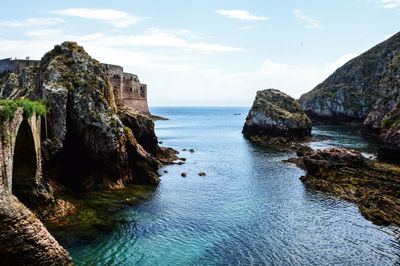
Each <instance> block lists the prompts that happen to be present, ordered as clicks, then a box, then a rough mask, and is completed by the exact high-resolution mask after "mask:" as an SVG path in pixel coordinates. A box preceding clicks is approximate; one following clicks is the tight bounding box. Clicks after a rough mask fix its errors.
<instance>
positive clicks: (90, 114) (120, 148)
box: [0, 42, 174, 189]
mask: <svg viewBox="0 0 400 266" xmlns="http://www.w3.org/2000/svg"><path fill="white" fill-rule="evenodd" d="M0 95H1V96H2V97H3V98H9V99H18V98H28V99H31V100H35V101H37V100H40V101H43V102H46V103H47V104H48V106H49V108H50V113H49V114H48V115H47V116H46V119H43V120H44V121H45V122H44V123H43V125H42V127H43V128H44V129H45V130H43V131H44V134H43V136H42V154H43V174H44V177H45V179H47V180H50V181H52V182H53V183H60V184H62V185H63V186H66V187H70V188H73V189H91V188H96V187H112V188H118V187H123V184H124V183H125V182H130V183H142V184H158V183H159V181H160V180H159V178H158V174H157V169H158V168H159V167H161V166H162V165H163V163H168V162H170V161H171V160H173V159H174V155H173V152H172V151H171V150H167V149H165V148H161V147H159V146H158V144H157V137H156V135H155V133H154V123H153V121H152V120H151V119H150V117H148V116H146V115H144V114H137V113H132V112H131V111H130V108H128V107H126V106H125V105H124V104H123V102H122V100H121V98H120V97H119V95H118V93H117V92H116V90H115V89H114V87H113V86H112V84H111V82H110V80H109V77H108V75H107V73H106V72H105V69H104V66H103V65H102V64H100V63H99V62H98V61H97V60H95V59H93V58H91V57H90V56H89V55H88V54H87V53H86V52H85V51H84V49H83V48H82V47H80V46H78V45H77V44H76V43H74V42H64V43H62V44H61V45H56V46H55V47H54V49H53V50H52V51H50V52H48V53H46V54H45V55H44V56H43V58H42V59H41V61H40V65H39V66H31V67H28V68H26V69H24V70H23V71H22V73H21V74H20V75H14V74H10V75H9V76H8V77H5V78H3V80H2V82H1V83H0Z"/></svg>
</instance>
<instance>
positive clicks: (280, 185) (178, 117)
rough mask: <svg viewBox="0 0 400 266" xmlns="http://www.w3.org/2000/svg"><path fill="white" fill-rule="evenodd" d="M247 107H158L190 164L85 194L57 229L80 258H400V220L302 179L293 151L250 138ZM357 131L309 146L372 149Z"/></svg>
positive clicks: (319, 135)
mask: <svg viewBox="0 0 400 266" xmlns="http://www.w3.org/2000/svg"><path fill="white" fill-rule="evenodd" d="M247 110H248V109H247V108H181V107H180V108H172V107H168V108H167V107H165V108H161V107H159V108H152V109H151V111H152V113H153V114H156V115H160V116H164V117H167V118H169V120H168V121H157V122H156V133H157V135H158V137H159V140H160V141H162V142H163V145H165V146H168V147H172V148H174V149H176V150H179V151H180V156H181V157H185V158H186V159H187V160H186V163H185V164H183V165H172V166H167V167H165V168H163V169H161V170H160V173H161V174H162V175H163V176H162V177H161V180H162V181H161V183H160V185H159V186H158V187H157V188H151V187H146V186H140V187H130V188H129V190H128V191H126V192H119V194H118V193H117V194H115V193H114V192H111V193H110V192H108V193H102V192H98V193H91V194H82V195H79V197H80V198H79V199H78V201H79V200H80V202H87V203H88V204H87V205H88V206H87V210H86V216H85V215H83V214H81V217H79V214H78V215H77V216H76V218H75V219H76V220H75V221H80V222H76V223H74V222H72V224H70V225H68V226H64V227H62V228H50V230H51V231H52V232H53V233H54V234H55V236H56V238H57V239H58V240H59V241H60V243H61V244H62V245H64V246H65V247H66V248H67V249H68V250H69V251H70V253H71V256H72V257H73V259H74V261H75V263H76V264H77V265H135V264H138V265H230V264H235V265H238V264H242V265H248V264H255V265H260V264H266V265H328V264H330V265H332V264H340V265H377V264H379V265H391V264H394V263H396V262H397V263H398V262H399V261H400V260H399V250H400V249H399V248H400V241H399V239H398V231H397V229H396V228H394V227H381V226H376V225H373V224H372V223H371V222H369V221H367V220H365V219H364V218H363V217H362V216H361V215H360V213H359V212H358V209H357V207H356V206H355V205H354V204H353V203H350V202H346V201H344V200H340V199H337V198H334V197H331V196H327V195H325V194H322V193H319V192H316V191H313V190H310V189H307V188H306V187H304V185H303V184H302V183H301V181H300V180H299V177H300V176H302V175H303V174H304V172H303V171H302V170H300V169H298V168H296V167H295V166H294V165H292V164H285V163H282V162H281V161H282V160H283V159H287V158H289V157H291V156H293V154H291V153H287V152H282V151H279V150H274V149H269V148H267V147H263V146H260V145H254V144H251V143H249V142H248V141H247V140H245V139H243V137H242V135H241V129H242V126H243V123H244V121H245V116H246V114H247ZM235 113H241V115H234V114H235ZM358 133H359V132H358V131H357V130H356V129H354V128H349V127H338V126H336V127H333V126H317V127H314V129H313V134H314V136H315V139H316V140H317V141H316V142H313V143H311V146H312V147H314V148H325V147H329V146H342V147H346V148H354V149H358V150H360V151H362V152H363V153H364V154H365V155H367V156H372V155H373V154H374V153H375V151H376V144H375V143H373V142H370V141H367V140H363V139H361V138H360V137H359V136H358ZM191 148H193V149H194V150H195V152H194V153H190V152H188V151H182V149H187V150H189V149H191ZM164 170H167V171H168V173H164ZM182 172H186V173H187V177H181V173H182ZM199 172H205V173H206V174H207V175H206V176H202V177H201V176H199V175H198V173H199ZM88 217H89V218H88ZM94 218H97V220H96V221H95V222H93V221H92V220H93V219H94ZM86 220H89V221H91V222H90V223H87V224H85V221H86ZM82 224H84V225H82Z"/></svg>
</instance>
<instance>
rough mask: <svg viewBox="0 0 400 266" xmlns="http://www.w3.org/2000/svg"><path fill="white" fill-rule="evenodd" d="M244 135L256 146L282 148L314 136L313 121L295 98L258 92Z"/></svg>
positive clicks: (275, 91)
mask: <svg viewBox="0 0 400 266" xmlns="http://www.w3.org/2000/svg"><path fill="white" fill-rule="evenodd" d="M242 133H243V135H244V136H245V137H246V138H248V139H250V140H251V141H254V142H261V143H267V144H283V143H289V142H292V141H302V140H306V139H307V138H309V137H310V136H311V121H310V119H309V118H308V117H307V115H306V114H305V113H304V112H303V110H302V109H301V106H300V105H299V104H298V103H297V102H296V100H295V99H293V98H292V97H290V96H288V95H286V94H284V93H282V92H280V91H278V90H275V89H267V90H262V91H258V92H257V95H256V99H255V100H254V102H253V106H252V107H251V109H250V111H249V114H248V115H247V117H246V123H245V124H244V127H243V131H242Z"/></svg>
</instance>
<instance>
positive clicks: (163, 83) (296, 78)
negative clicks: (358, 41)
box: [0, 33, 355, 106]
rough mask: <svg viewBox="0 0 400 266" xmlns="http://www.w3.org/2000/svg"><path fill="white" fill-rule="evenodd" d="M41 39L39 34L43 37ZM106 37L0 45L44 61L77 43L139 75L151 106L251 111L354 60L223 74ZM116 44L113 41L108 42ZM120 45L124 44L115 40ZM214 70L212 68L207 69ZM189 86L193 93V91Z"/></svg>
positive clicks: (270, 65)
mask: <svg viewBox="0 0 400 266" xmlns="http://www.w3.org/2000/svg"><path fill="white" fill-rule="evenodd" d="M39 35H40V34H39ZM103 38H105V36H104V34H101V33H94V34H90V35H84V36H71V35H65V34H62V33H60V35H59V36H57V35H54V36H53V37H52V38H50V37H49V38H48V39H45V38H32V40H25V41H22V40H8V39H1V38H0V43H1V44H2V49H1V50H0V58H6V57H10V56H12V57H14V56H16V57H19V58H24V57H25V56H31V58H34V59H39V58H40V57H41V56H43V54H44V53H45V52H47V51H49V50H51V49H52V48H53V47H54V45H55V44H58V43H61V42H62V41H64V40H65V39H70V40H74V41H77V42H78V44H79V45H82V46H83V47H84V48H85V50H86V51H87V52H88V53H89V54H90V55H91V56H93V57H94V58H96V59H98V60H99V61H101V62H106V63H112V64H118V65H121V66H123V67H124V69H125V71H127V72H132V73H135V74H138V75H139V78H140V80H141V81H142V82H144V83H147V85H148V87H149V104H150V105H175V106H177V105H178V106H179V105H192V106H194V105H217V106H218V105H219V106H221V105H242V106H243V105H246V106H250V105H251V103H252V101H253V100H254V96H255V92H256V91H257V90H260V89H265V88H271V87H272V88H276V89H280V90H282V91H284V92H285V93H288V94H289V95H291V96H293V97H295V98H298V97H299V96H300V95H301V94H303V93H305V92H307V91H309V90H311V89H312V88H314V87H315V86H316V85H318V84H319V83H320V82H322V81H323V80H324V79H325V78H326V77H328V75H330V74H331V73H333V71H334V70H335V69H336V68H337V67H339V66H340V65H341V64H343V63H345V61H347V60H348V59H350V58H352V57H353V56H355V55H345V56H342V57H340V58H338V59H337V60H334V61H333V62H326V63H324V64H322V65H319V66H318V65H317V66H304V65H293V64H284V63H282V62H274V61H271V60H265V61H264V62H263V63H262V64H260V65H259V67H258V68H257V69H255V70H254V71H251V70H250V71H243V72H232V71H229V70H225V69H221V68H218V67H217V66H215V65H212V64H213V61H212V60H211V61H207V60H206V61H204V58H201V60H198V58H195V56H196V55H195V54H194V53H193V52H190V56H192V58H187V57H185V56H184V54H182V53H180V52H177V53H172V54H169V53H164V52H162V53H157V52H152V51H149V52H145V51H141V50H135V49H134V48H133V47H132V46H130V45H126V46H115V45H114V44H113V43H111V42H109V40H108V39H107V40H106V41H103ZM109 38H110V39H113V37H112V36H111V37H109ZM116 41H117V42H118V41H120V39H117V40H116ZM205 64H210V65H205ZM188 86H189V87H188Z"/></svg>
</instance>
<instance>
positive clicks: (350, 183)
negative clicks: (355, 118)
mask: <svg viewBox="0 0 400 266" xmlns="http://www.w3.org/2000/svg"><path fill="white" fill-rule="evenodd" d="M288 161H289V162H292V163H295V164H296V165H297V166H298V167H300V168H302V169H303V170H305V171H306V175H305V176H302V177H301V178H300V180H301V181H302V182H303V183H304V184H305V185H306V186H307V187H308V188H312V189H316V190H319V191H323V192H326V193H329V194H332V195H335V196H337V197H340V198H342V199H346V200H349V201H352V202H355V203H356V204H357V206H358V207H359V210H360V212H361V214H362V215H363V216H364V217H365V218H366V219H368V220H370V221H372V222H373V223H375V224H378V225H390V224H392V225H396V226H400V192H399V191H400V167H399V166H396V165H390V164H385V163H382V162H380V161H378V160H375V159H368V158H365V157H364V156H362V155H361V154H360V153H359V152H357V151H355V150H347V149H344V148H328V149H325V150H316V151H313V150H308V151H307V152H306V153H305V154H303V155H301V154H300V156H299V157H298V158H291V159H289V160H288Z"/></svg>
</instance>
